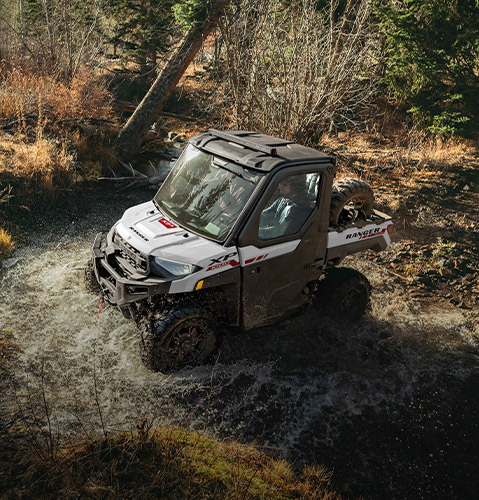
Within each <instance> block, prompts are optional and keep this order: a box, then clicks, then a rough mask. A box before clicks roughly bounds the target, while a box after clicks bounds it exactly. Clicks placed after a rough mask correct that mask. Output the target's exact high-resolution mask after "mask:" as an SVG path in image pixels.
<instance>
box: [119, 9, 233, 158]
mask: <svg viewBox="0 0 479 500" xmlns="http://www.w3.org/2000/svg"><path fill="white" fill-rule="evenodd" d="M227 3H228V0H211V5H210V7H209V9H208V11H207V14H206V16H205V17H204V19H202V20H200V21H198V22H196V23H195V24H194V25H193V26H192V27H191V28H190V29H189V31H188V32H187V33H186V35H185V37H184V39H183V42H182V43H181V45H180V46H179V47H178V49H177V50H176V52H175V53H174V54H173V56H172V57H171V58H170V60H169V61H168V62H167V63H166V65H165V67H164V69H163V71H162V72H161V73H160V74H159V75H158V77H157V78H156V80H155V82H154V83H153V85H152V86H151V87H150V90H149V91H148V93H147V94H146V95H145V97H144V98H143V100H142V101H141V102H140V104H139V105H138V107H137V108H136V110H135V112H134V113H133V115H131V117H130V119H129V120H128V121H127V122H126V124H125V126H124V127H123V129H122V130H121V132H120V134H119V135H118V138H117V150H118V152H119V154H120V157H121V158H122V159H123V160H124V161H129V160H131V159H132V158H133V157H134V155H135V154H136V153H137V151H138V149H139V147H140V143H141V139H142V137H143V136H144V135H145V133H146V132H147V131H148V130H149V128H150V127H151V125H153V123H154V121H155V119H156V117H157V116H158V113H159V112H160V111H161V109H162V108H163V106H164V105H165V104H166V101H167V100H168V98H169V97H170V95H171V94H172V93H173V91H174V89H175V87H176V85H177V84H178V82H179V80H180V78H181V77H182V76H183V74H184V72H185V71H186V69H187V68H188V66H189V64H190V63H191V61H192V60H193V58H194V57H195V55H196V53H197V52H198V50H199V49H200V47H201V45H202V43H203V40H204V39H206V37H207V36H208V35H209V34H210V32H211V31H212V29H213V27H214V25H215V23H216V21H217V19H218V16H219V15H220V14H221V12H222V10H223V9H224V7H225V5H226V4H227Z"/></svg>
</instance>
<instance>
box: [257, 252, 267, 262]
mask: <svg viewBox="0 0 479 500" xmlns="http://www.w3.org/2000/svg"><path fill="white" fill-rule="evenodd" d="M266 257H268V254H267V253H265V254H264V255H260V256H259V257H256V261H258V260H263V259H266Z"/></svg>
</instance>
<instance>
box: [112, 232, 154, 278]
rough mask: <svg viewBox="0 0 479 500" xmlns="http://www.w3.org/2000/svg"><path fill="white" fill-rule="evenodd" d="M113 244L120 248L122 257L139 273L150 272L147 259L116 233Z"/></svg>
mask: <svg viewBox="0 0 479 500" xmlns="http://www.w3.org/2000/svg"><path fill="white" fill-rule="evenodd" d="M113 242H114V243H115V245H116V246H117V248H118V252H119V254H120V256H121V257H122V258H123V259H125V260H126V261H127V262H128V263H129V264H130V265H131V266H133V268H135V269H136V270H137V271H139V272H144V273H147V272H148V261H147V259H146V257H145V256H144V255H143V254H142V253H141V252H139V251H138V250H137V249H136V248H133V247H132V246H131V245H130V244H129V243H128V242H126V241H125V240H124V239H123V238H122V237H121V236H120V235H119V234H118V233H115V236H114V238H113Z"/></svg>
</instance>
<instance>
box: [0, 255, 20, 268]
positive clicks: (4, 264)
mask: <svg viewBox="0 0 479 500" xmlns="http://www.w3.org/2000/svg"><path fill="white" fill-rule="evenodd" d="M19 260H20V257H13V258H11V259H3V260H2V268H3V269H10V268H11V267H13V266H14V265H15V264H17V263H18V262H19Z"/></svg>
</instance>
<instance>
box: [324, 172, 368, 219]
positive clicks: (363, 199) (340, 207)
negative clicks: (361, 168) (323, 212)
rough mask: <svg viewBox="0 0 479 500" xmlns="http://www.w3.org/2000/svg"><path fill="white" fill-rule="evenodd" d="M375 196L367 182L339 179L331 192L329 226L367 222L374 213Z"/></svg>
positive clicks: (349, 178) (345, 178) (347, 178)
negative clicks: (359, 221)
mask: <svg viewBox="0 0 479 500" xmlns="http://www.w3.org/2000/svg"><path fill="white" fill-rule="evenodd" d="M373 205H374V194H373V190H372V189H371V187H370V186H369V184H367V183H366V182H363V181H360V180H359V179H354V178H352V177H343V178H342V179H338V180H337V181H336V182H335V183H334V184H333V188H332V191H331V207H330V213H329V224H330V225H331V226H335V225H337V224H342V223H347V222H354V221H356V220H366V219H367V218H368V217H370V216H371V214H372V213H373Z"/></svg>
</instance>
